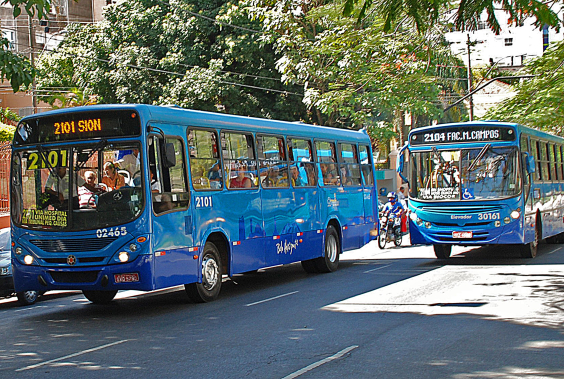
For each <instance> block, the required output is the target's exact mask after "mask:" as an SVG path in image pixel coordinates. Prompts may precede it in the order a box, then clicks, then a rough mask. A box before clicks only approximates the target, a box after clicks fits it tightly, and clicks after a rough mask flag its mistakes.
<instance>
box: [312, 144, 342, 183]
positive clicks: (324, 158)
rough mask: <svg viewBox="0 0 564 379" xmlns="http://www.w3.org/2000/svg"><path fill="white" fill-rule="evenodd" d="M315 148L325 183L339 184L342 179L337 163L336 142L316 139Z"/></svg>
mask: <svg viewBox="0 0 564 379" xmlns="http://www.w3.org/2000/svg"><path fill="white" fill-rule="evenodd" d="M315 149H316V153H317V162H318V163H319V172H320V174H321V180H323V185H326V186H338V185H339V184H340V179H339V170H338V169H337V164H336V162H337V159H336V154H335V144H334V143H333V142H325V141H315Z"/></svg>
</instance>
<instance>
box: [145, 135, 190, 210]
mask: <svg viewBox="0 0 564 379" xmlns="http://www.w3.org/2000/svg"><path fill="white" fill-rule="evenodd" d="M167 145H168V147H167ZM165 149H169V151H170V152H171V153H173V154H174V156H175V158H176V162H175V164H174V165H173V166H171V167H167V166H169V164H167V162H166V161H165V157H164V156H163V155H164V153H165ZM151 171H152V172H153V176H154V177H153V179H151V183H150V185H151V188H152V189H154V192H153V191H151V193H152V198H153V210H154V211H155V213H157V214H159V213H163V212H167V211H171V210H179V209H185V208H187V207H188V204H189V201H190V194H189V192H188V189H187V186H186V183H187V181H186V159H185V157H184V149H183V145H182V141H181V140H180V138H175V137H167V138H166V140H164V141H163V140H162V139H161V138H157V137H153V143H152V144H151V145H150V146H149V172H151ZM149 175H151V174H149Z"/></svg>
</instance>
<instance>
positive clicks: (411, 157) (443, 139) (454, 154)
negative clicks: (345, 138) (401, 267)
mask: <svg viewBox="0 0 564 379" xmlns="http://www.w3.org/2000/svg"><path fill="white" fill-rule="evenodd" d="M563 149H564V139H563V138H561V137H557V136H554V135H551V134H548V133H545V132H542V131H539V130H536V129H531V128H527V127H524V126H522V125H518V124H513V123H502V122H466V123H456V124H444V125H436V126H429V127H424V128H417V129H414V130H412V131H411V132H410V134H409V137H408V143H407V144H406V146H405V147H404V149H402V152H401V154H400V160H399V162H400V164H399V167H398V171H400V173H402V175H403V177H404V179H405V180H406V181H407V182H408V183H409V186H410V192H409V210H410V211H411V214H410V234H411V242H412V243H413V244H426V245H433V247H434V251H435V255H436V256H437V258H440V259H445V258H448V257H449V256H450V254H451V249H452V246H453V245H462V246H476V245H491V244H508V245H516V246H517V247H518V250H519V251H520V253H521V256H522V257H524V258H533V257H535V256H536V254H537V245H538V243H539V241H540V240H542V239H545V238H546V239H547V241H548V242H558V241H560V240H561V239H562V236H563V233H564V203H563V195H564V150H563Z"/></svg>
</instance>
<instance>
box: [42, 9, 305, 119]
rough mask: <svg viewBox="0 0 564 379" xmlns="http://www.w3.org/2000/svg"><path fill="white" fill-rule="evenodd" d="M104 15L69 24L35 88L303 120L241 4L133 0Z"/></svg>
mask: <svg viewBox="0 0 564 379" xmlns="http://www.w3.org/2000/svg"><path fill="white" fill-rule="evenodd" d="M105 17H106V19H107V22H105V23H102V24H100V25H73V26H71V27H69V33H68V37H67V39H66V40H65V41H64V42H63V43H62V44H61V45H60V46H59V48H58V49H57V52H56V53H54V54H44V55H43V56H44V58H42V59H41V61H40V62H39V64H38V67H39V69H40V70H41V78H40V79H39V80H38V85H39V88H41V89H46V90H47V89H49V88H52V87H57V86H63V87H76V88H80V89H81V90H82V91H83V92H84V93H88V94H95V95H97V96H98V100H99V102H103V103H147V104H176V105H180V106H183V107H190V108H196V109H205V110H214V111H221V112H227V113H232V114H241V115H250V116H261V117H272V118H277V119H284V120H292V121H294V120H300V119H302V120H307V113H306V112H305V107H304V106H303V105H302V103H301V96H299V95H298V96H296V93H298V92H299V91H300V88H299V87H298V86H295V85H292V84H283V83H282V82H281V80H280V74H279V73H278V72H277V71H276V69H275V61H276V59H277V56H276V53H275V52H274V50H273V48H272V45H271V44H270V43H268V42H266V41H264V40H262V33H260V23H259V22H257V21H251V20H250V19H249V17H248V16H247V15H246V13H245V12H244V9H242V8H240V7H239V6H237V5H234V4H231V3H228V2H226V1H223V0H205V1H196V0H189V1H180V0H170V1H169V2H164V1H161V0H131V1H126V2H120V3H119V4H114V5H111V6H109V7H108V8H107V10H106V13H105ZM214 20H215V21H216V22H214ZM227 24H231V25H234V26H236V27H232V26H226V25H227ZM49 95H50V96H53V95H56V94H54V93H51V94H49Z"/></svg>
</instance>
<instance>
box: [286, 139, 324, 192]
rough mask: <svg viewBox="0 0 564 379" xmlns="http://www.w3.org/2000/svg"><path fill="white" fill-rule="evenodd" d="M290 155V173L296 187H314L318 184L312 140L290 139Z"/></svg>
mask: <svg viewBox="0 0 564 379" xmlns="http://www.w3.org/2000/svg"><path fill="white" fill-rule="evenodd" d="M288 151H289V156H290V162H291V167H290V175H291V182H292V185H293V186H294V187H302V186H304V187H313V186H316V185H317V173H316V171H315V163H313V149H312V148H311V141H308V140H302V139H294V138H289V139H288Z"/></svg>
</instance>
